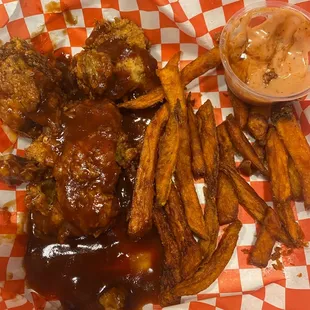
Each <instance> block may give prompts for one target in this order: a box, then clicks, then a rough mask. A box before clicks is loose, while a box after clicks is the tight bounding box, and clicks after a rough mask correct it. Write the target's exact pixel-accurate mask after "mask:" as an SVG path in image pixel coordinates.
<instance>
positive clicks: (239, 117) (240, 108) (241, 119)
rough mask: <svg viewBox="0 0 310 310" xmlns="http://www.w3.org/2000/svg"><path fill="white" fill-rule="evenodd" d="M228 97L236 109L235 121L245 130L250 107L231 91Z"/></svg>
mask: <svg viewBox="0 0 310 310" xmlns="http://www.w3.org/2000/svg"><path fill="white" fill-rule="evenodd" d="M228 95H229V98H230V102H231V105H232V106H233V109H234V115H235V119H236V121H237V123H238V125H239V126H240V128H241V129H244V128H245V126H246V124H247V122H248V116H249V107H248V105H247V104H245V103H244V102H243V101H241V100H240V99H239V98H238V97H236V96H235V95H234V94H233V92H232V91H231V90H230V89H229V90H228Z"/></svg>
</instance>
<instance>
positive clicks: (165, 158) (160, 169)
mask: <svg viewBox="0 0 310 310" xmlns="http://www.w3.org/2000/svg"><path fill="white" fill-rule="evenodd" d="M179 141H180V140H179V120H178V112H177V107H176V108H175V111H174V112H172V113H170V116H169V119H168V122H167V125H166V127H165V132H164V134H163V136H162V137H161V139H160V142H159V150H158V162H157V169H156V177H155V180H156V205H157V206H164V205H165V204H166V202H167V200H168V196H169V193H170V188H171V180H172V175H173V173H174V171H175V166H176V161H177V157H178V149H179Z"/></svg>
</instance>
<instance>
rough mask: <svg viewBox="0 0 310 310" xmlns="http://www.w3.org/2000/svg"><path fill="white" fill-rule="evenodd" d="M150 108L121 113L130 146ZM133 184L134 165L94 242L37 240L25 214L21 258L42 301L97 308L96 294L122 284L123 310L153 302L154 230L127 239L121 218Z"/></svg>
mask: <svg viewBox="0 0 310 310" xmlns="http://www.w3.org/2000/svg"><path fill="white" fill-rule="evenodd" d="M156 110H157V108H151V109H146V110H143V111H135V112H129V111H122V114H123V129H124V132H125V133H127V134H128V136H129V141H131V142H132V143H133V144H134V145H137V146H138V145H139V144H140V145H141V141H142V139H143V134H144V131H145V128H146V125H147V124H149V122H150V120H151V118H152V117H153V115H154V113H155V112H156ZM134 181H135V168H134V167H131V168H130V169H128V170H127V171H122V173H121V175H120V178H119V182H118V185H117V196H118V199H119V203H120V205H121V207H122V208H121V213H120V215H119V216H118V218H117V221H116V223H115V225H114V226H113V227H112V228H111V229H110V230H109V231H108V232H106V233H104V234H102V235H101V236H99V237H98V238H93V237H81V238H77V239H71V240H70V241H69V242H68V243H66V244H59V243H57V240H56V239H55V238H52V237H45V238H44V239H43V238H42V237H40V238H38V237H36V236H35V235H34V234H33V231H34V227H33V225H34V224H33V223H32V221H31V214H30V220H29V230H28V232H29V241H28V247H27V253H26V255H25V258H24V267H25V270H26V279H27V284H28V286H29V287H30V288H32V289H34V290H35V291H37V292H38V293H39V294H41V295H43V296H45V297H46V298H48V299H50V298H56V299H59V300H60V301H61V303H62V305H63V307H64V309H83V310H84V309H85V310H87V309H91V310H96V309H101V310H102V306H100V304H99V302H98V299H99V296H100V295H101V294H102V292H103V291H104V290H105V289H107V288H110V287H114V286H122V287H124V288H125V289H126V290H127V291H128V293H129V294H128V296H127V299H126V307H125V309H133V310H134V309H140V308H141V307H142V306H143V305H145V304H148V303H154V304H156V303H158V293H159V282H160V275H161V265H162V258H163V250H162V246H161V244H160V239H159V236H158V234H157V232H156V230H155V229H153V230H152V231H151V232H150V233H148V234H147V235H146V236H145V237H144V238H142V239H141V240H139V242H134V241H132V240H130V239H129V237H128V235H127V222H126V216H127V212H128V208H129V207H130V204H131V197H132V190H133V186H134ZM141 269H142V270H143V271H142V270H141Z"/></svg>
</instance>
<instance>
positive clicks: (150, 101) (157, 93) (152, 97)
mask: <svg viewBox="0 0 310 310" xmlns="http://www.w3.org/2000/svg"><path fill="white" fill-rule="evenodd" d="M164 98H165V93H164V90H163V88H162V87H161V86H158V87H156V88H155V89H153V90H151V91H150V92H148V93H147V94H145V95H142V96H139V97H138V98H137V99H133V100H130V101H126V102H123V103H121V104H118V105H117V106H118V107H119V108H124V109H133V110H142V109H146V108H150V107H152V106H154V105H156V104H158V103H159V102H163V101H164Z"/></svg>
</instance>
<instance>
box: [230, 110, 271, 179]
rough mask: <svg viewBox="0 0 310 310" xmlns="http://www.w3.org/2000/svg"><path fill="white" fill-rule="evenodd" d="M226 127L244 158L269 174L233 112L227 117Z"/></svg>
mask: <svg viewBox="0 0 310 310" xmlns="http://www.w3.org/2000/svg"><path fill="white" fill-rule="evenodd" d="M226 128H227V131H228V133H229V135H230V138H231V141H232V143H233V145H234V146H235V148H236V149H237V151H238V152H239V153H240V154H241V155H242V156H243V157H244V158H246V159H249V160H250V161H251V162H252V163H253V165H254V166H255V167H256V168H257V169H258V170H259V171H260V172H261V173H262V174H263V175H265V176H268V175H269V173H268V170H267V169H266V168H265V166H264V164H263V162H262V161H261V160H260V159H259V157H258V156H257V154H256V152H255V151H254V149H253V147H252V145H251V143H250V142H249V141H248V139H247V138H246V136H245V135H244V133H243V132H242V130H241V128H240V127H239V126H238V123H237V121H236V120H235V118H234V117H233V116H232V115H231V114H230V115H229V116H228V117H227V119H226Z"/></svg>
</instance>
